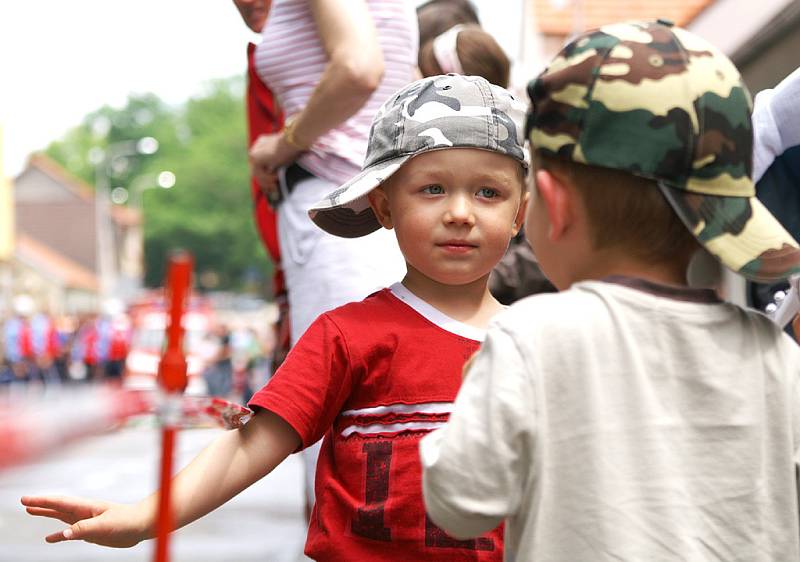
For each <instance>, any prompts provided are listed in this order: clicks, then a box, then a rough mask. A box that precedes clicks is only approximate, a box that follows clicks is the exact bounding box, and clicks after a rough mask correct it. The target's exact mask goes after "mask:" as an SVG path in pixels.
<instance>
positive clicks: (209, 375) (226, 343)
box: [203, 326, 233, 398]
mask: <svg viewBox="0 0 800 562" xmlns="http://www.w3.org/2000/svg"><path fill="white" fill-rule="evenodd" d="M214 337H215V340H216V342H215V343H216V348H215V352H214V356H213V358H212V360H211V362H210V364H209V365H208V367H206V370H205V371H204V372H203V379H205V381H206V387H207V389H208V394H209V395H210V396H220V397H223V398H227V397H228V396H229V395H230V393H231V389H232V388H233V358H232V350H231V332H230V330H228V328H227V326H219V327H217V328H216V330H215V331H214Z"/></svg>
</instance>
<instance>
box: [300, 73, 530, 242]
mask: <svg viewBox="0 0 800 562" xmlns="http://www.w3.org/2000/svg"><path fill="white" fill-rule="evenodd" d="M524 120H525V105H524V104H523V103H522V102H520V101H518V100H517V99H516V98H515V97H514V95H513V94H512V93H511V92H509V91H508V90H505V89H503V88H501V87H500V86H495V85H493V84H490V83H489V82H487V81H486V79H485V78H481V77H480V76H461V75H458V74H447V75H443V76H431V77H429V78H423V79H421V80H417V81H416V82H412V83H411V84H409V85H408V86H406V87H404V88H402V89H401V90H399V91H398V92H397V93H395V94H394V95H392V96H391V97H390V98H389V99H388V100H386V102H385V103H384V104H383V106H381V108H380V109H379V110H378V113H377V114H375V117H374V118H373V120H372V128H371V129H370V132H369V143H368V145H367V156H366V158H365V159H364V166H363V167H362V170H361V173H360V174H358V175H357V176H355V177H354V178H353V179H351V180H350V181H348V182H347V183H345V184H344V185H343V186H341V187H340V188H338V189H336V190H334V191H333V192H332V193H330V194H329V195H328V196H327V197H325V198H324V199H323V200H321V201H319V202H318V203H316V204H315V205H314V206H313V207H311V209H310V210H309V211H308V214H309V216H310V217H311V220H313V221H314V223H315V224H316V225H317V226H319V227H320V228H321V229H323V230H325V231H326V232H328V233H330V234H333V235H335V236H341V237H343V238H356V237H359V236H364V235H367V234H369V233H371V232H374V231H376V230H378V229H379V228H380V227H381V225H380V223H379V222H378V219H377V218H376V217H375V214H374V213H373V212H372V208H371V207H370V205H369V200H368V198H367V195H368V194H369V192H370V191H372V190H373V189H375V188H376V187H378V186H379V185H381V184H382V183H383V182H385V181H386V180H387V179H389V177H391V175H392V174H394V173H395V172H396V171H397V170H398V169H400V166H402V165H403V164H405V163H406V162H408V160H409V159H411V158H413V157H414V156H417V155H418V154H422V153H423V152H429V151H432V150H442V149H450V148H477V149H480V150H488V151H491V152H496V153H499V154H503V155H505V156H508V157H509V158H513V159H514V160H516V161H517V162H519V163H520V166H521V168H524V169H527V167H528V160H527V151H526V150H525V149H524V147H523V143H524V138H525V137H524V130H523V128H524V123H523V122H524Z"/></svg>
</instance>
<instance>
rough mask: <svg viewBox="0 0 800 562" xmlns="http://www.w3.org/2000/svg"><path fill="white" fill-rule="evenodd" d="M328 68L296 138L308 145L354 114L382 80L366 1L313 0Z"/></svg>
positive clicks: (302, 114) (300, 118) (299, 120)
mask: <svg viewBox="0 0 800 562" xmlns="http://www.w3.org/2000/svg"><path fill="white" fill-rule="evenodd" d="M310 3H311V13H312V14H313V16H314V21H315V22H316V24H317V30H318V32H319V38H320V41H321V42H322V47H323V48H324V49H325V53H326V54H327V55H328V64H327V65H326V66H325V70H324V71H323V73H322V77H321V78H320V81H319V84H317V87H316V88H315V89H314V91H313V92H312V93H311V97H310V98H309V100H308V104H307V105H306V107H305V108H304V109H303V111H301V112H300V114H299V115H298V116H297V118H296V123H295V129H294V135H295V138H296V139H297V140H298V141H301V142H304V143H306V144H310V143H311V142H312V141H313V140H314V139H316V138H317V137H319V136H321V135H323V134H325V133H326V132H328V131H329V130H331V129H334V128H336V126H338V125H339V124H341V123H343V122H344V121H346V120H347V119H348V118H350V117H352V116H353V115H355V114H356V113H357V112H358V110H359V109H361V107H362V106H363V105H364V104H365V103H367V100H368V99H369V97H370V96H371V95H372V93H373V92H374V91H375V90H376V89H377V88H378V86H379V85H380V82H381V78H383V51H382V50H381V46H380V43H379V42H378V32H377V30H376V29H375V24H374V23H373V21H372V16H371V15H370V13H369V10H368V9H367V3H366V1H365V0H311V2H310Z"/></svg>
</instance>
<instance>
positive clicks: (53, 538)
mask: <svg viewBox="0 0 800 562" xmlns="http://www.w3.org/2000/svg"><path fill="white" fill-rule="evenodd" d="M44 540H45V542H49V543H51V544H52V543H57V542H63V541H65V540H68V539H67V538H66V537H65V536H64V531H59V532H57V533H52V534H50V535H47V536H46V537H45V538H44Z"/></svg>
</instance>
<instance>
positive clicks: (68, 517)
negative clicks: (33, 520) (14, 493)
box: [25, 507, 77, 525]
mask: <svg viewBox="0 0 800 562" xmlns="http://www.w3.org/2000/svg"><path fill="white" fill-rule="evenodd" d="M25 511H27V512H28V514H29V515H33V516H35V517H49V518H50V519H58V520H59V521H63V522H64V523H67V524H69V525H72V524H73V523H75V521H77V519H76V518H75V516H74V515H72V514H66V513H64V512H63V511H58V510H56V509H46V508H44V507H26V508H25Z"/></svg>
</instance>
